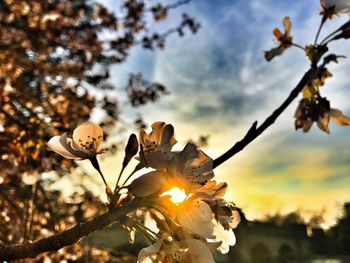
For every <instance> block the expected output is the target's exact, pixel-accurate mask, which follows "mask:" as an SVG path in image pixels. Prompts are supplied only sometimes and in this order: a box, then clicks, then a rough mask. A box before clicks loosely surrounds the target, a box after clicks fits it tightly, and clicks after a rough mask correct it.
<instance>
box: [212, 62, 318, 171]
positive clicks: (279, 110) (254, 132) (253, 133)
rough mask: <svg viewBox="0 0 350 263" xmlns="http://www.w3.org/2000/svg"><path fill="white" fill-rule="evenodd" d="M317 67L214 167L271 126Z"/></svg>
mask: <svg viewBox="0 0 350 263" xmlns="http://www.w3.org/2000/svg"><path fill="white" fill-rule="evenodd" d="M316 71H317V69H315V68H311V69H309V70H308V71H307V72H306V73H305V75H304V76H303V78H302V79H301V80H300V82H299V83H298V85H297V86H296V87H295V88H294V89H293V90H292V92H291V93H290V94H289V96H288V98H287V99H286V100H285V101H284V102H283V103H282V104H281V106H279V107H278V108H277V109H276V110H275V111H274V112H273V113H272V114H271V115H270V116H269V117H267V119H266V120H265V121H264V122H263V123H262V124H261V125H260V126H259V127H257V126H258V123H257V122H254V124H253V125H252V127H251V128H250V129H249V131H248V132H247V134H246V135H245V136H244V138H243V139H242V140H240V141H238V142H236V143H235V145H233V146H232V147H231V149H229V150H228V151H227V152H225V153H224V154H222V155H221V156H219V157H218V158H216V159H215V160H214V162H213V168H216V167H218V166H219V165H221V164H222V163H223V162H225V161H227V160H228V159H230V158H231V157H232V156H234V155H235V154H236V153H238V152H240V151H241V150H243V149H244V148H245V147H246V146H247V145H248V144H249V143H251V142H252V141H254V140H255V139H256V138H257V137H258V136H259V135H260V134H262V133H263V132H264V131H265V130H266V129H267V128H268V127H269V126H271V125H272V124H273V123H274V122H275V121H276V119H277V118H278V117H279V116H280V115H281V113H282V112H283V111H284V110H285V109H286V108H287V107H288V106H289V104H291V103H292V101H293V100H294V99H295V98H296V97H297V96H298V94H299V93H300V91H301V90H302V89H303V88H304V87H305V85H307V84H308V83H309V81H310V80H311V79H312V78H313V75H314V74H315V72H316Z"/></svg>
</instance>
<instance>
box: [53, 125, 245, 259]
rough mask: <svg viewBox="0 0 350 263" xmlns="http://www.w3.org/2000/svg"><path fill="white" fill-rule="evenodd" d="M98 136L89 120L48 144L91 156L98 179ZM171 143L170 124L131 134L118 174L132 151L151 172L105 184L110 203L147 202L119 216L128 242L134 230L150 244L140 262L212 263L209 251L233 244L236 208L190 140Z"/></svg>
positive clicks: (83, 156) (210, 162)
mask: <svg viewBox="0 0 350 263" xmlns="http://www.w3.org/2000/svg"><path fill="white" fill-rule="evenodd" d="M102 138H103V132H102V129H101V128H100V127H99V126H98V125H95V124H91V123H88V124H82V125H80V126H79V127H77V128H76V129H75V130H74V132H73V138H72V139H71V138H68V137H67V135H66V134H63V135H61V136H55V137H53V138H52V139H51V140H50V141H49V142H48V146H49V147H50V148H51V149H52V150H53V151H55V152H57V153H59V154H61V155H62V156H64V157H66V158H70V159H77V160H82V159H89V160H91V162H92V164H93V165H94V167H95V168H96V169H97V170H98V171H99V173H100V174H101V176H102V178H103V175H102V173H101V171H100V169H99V165H98V163H97V159H96V154H98V153H101V150H100V145H101V142H102ZM175 143H176V140H175V138H174V128H173V126H172V125H170V124H166V123H164V122H156V123H153V125H152V131H151V132H150V133H146V132H145V131H144V130H142V131H141V132H140V135H139V142H138V140H137V138H136V136H135V135H131V136H130V138H129V142H128V144H127V146H126V151H125V159H124V162H123V167H122V172H123V170H124V168H125V166H126V165H127V164H128V163H129V161H130V159H131V158H132V157H133V156H135V155H136V154H137V152H138V153H139V156H138V157H136V159H137V160H138V161H139V162H138V164H137V166H136V168H135V170H134V171H139V170H141V169H144V168H148V169H152V171H148V172H146V173H144V174H143V175H141V176H139V177H138V178H136V179H135V180H133V181H132V182H131V183H130V184H129V185H126V182H127V180H128V179H129V178H130V177H131V176H133V174H134V172H133V173H132V174H131V175H130V176H129V177H128V178H127V179H126V180H125V181H124V183H123V184H122V185H121V186H119V179H120V177H119V178H118V182H117V185H116V188H115V189H114V191H113V192H112V191H111V190H110V188H109V186H108V185H107V183H106V182H105V183H106V190H107V194H108V198H109V206H110V208H111V209H113V208H115V207H118V206H121V205H123V206H125V205H127V204H128V202H130V201H133V202H135V200H136V202H137V201H138V200H147V202H146V203H147V204H146V205H145V202H140V206H139V207H138V208H137V209H136V210H135V211H131V212H130V213H128V214H127V215H125V216H124V217H123V218H122V219H121V222H122V224H123V225H124V227H125V228H126V229H127V230H128V231H129V234H130V237H131V238H130V240H133V239H134V234H135V232H139V233H141V234H143V235H144V237H145V238H146V239H147V240H148V241H151V242H152V243H153V244H152V245H151V246H149V247H146V248H144V249H142V250H141V251H140V253H139V259H138V260H139V262H142V263H145V262H154V261H155V262H208V263H209V262H215V261H214V259H213V255H212V251H213V250H215V249H217V250H219V251H220V252H221V253H227V252H228V251H229V246H233V245H234V244H235V242H236V239H235V235H234V233H233V231H232V229H234V228H235V227H236V226H237V225H238V223H239V221H240V216H239V212H238V211H237V209H236V207H235V206H234V204H232V203H228V202H226V201H225V200H224V199H223V196H224V194H225V192H226V190H227V184H226V183H217V182H216V181H214V180H213V178H214V172H213V160H212V159H211V158H210V157H208V156H207V155H206V154H205V153H204V152H203V151H201V150H199V149H197V147H196V146H195V145H194V144H191V143H188V144H187V145H186V146H185V147H184V148H183V150H182V151H172V147H173V145H174V144H175ZM138 149H140V150H139V151H138ZM122 172H121V173H122ZM104 181H105V180H104Z"/></svg>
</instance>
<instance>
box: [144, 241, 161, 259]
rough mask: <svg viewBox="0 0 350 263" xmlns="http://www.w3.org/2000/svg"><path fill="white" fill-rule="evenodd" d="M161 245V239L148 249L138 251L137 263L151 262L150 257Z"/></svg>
mask: <svg viewBox="0 0 350 263" xmlns="http://www.w3.org/2000/svg"><path fill="white" fill-rule="evenodd" d="M162 244H163V239H159V240H158V241H157V242H156V243H154V244H153V245H151V246H149V247H145V248H143V249H141V250H140V252H139V255H138V262H139V263H148V262H153V261H152V260H151V259H150V257H151V256H152V255H154V254H156V253H158V252H159V250H160V248H161V246H162Z"/></svg>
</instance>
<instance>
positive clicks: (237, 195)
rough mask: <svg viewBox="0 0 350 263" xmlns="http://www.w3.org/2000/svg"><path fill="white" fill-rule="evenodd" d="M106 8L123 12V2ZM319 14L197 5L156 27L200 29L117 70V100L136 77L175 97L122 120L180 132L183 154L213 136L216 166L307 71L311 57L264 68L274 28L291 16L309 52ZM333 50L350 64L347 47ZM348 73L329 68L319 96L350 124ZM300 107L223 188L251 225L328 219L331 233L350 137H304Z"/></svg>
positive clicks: (303, 7) (278, 1) (282, 3)
mask: <svg viewBox="0 0 350 263" xmlns="http://www.w3.org/2000/svg"><path fill="white" fill-rule="evenodd" d="M100 2H102V3H103V4H105V5H106V6H107V7H109V8H110V9H112V10H115V11H116V12H120V8H119V7H120V1H117V0H100ZM319 11H320V7H319V1H318V0H308V1H305V0H294V1H287V0H249V1H246V0H217V1H212V0H193V1H192V2H191V3H190V4H187V5H185V6H183V7H180V8H178V9H176V10H172V11H171V12H170V14H169V19H167V20H166V21H165V22H162V23H161V24H159V25H157V28H158V30H159V31H160V32H161V31H162V30H163V31H164V30H166V29H167V28H169V27H171V26H173V25H176V24H177V23H178V22H179V21H180V18H181V13H182V12H188V13H189V14H191V15H192V16H194V17H196V19H197V20H198V21H199V22H200V23H201V29H200V30H199V32H198V33H197V34H196V35H191V34H186V36H185V37H183V38H180V37H178V36H170V37H169V38H168V39H167V41H166V47H165V49H164V50H157V51H147V50H143V49H142V48H140V47H135V48H133V49H132V50H131V53H130V56H129V57H128V59H127V61H126V63H123V64H121V65H117V66H114V67H113V69H112V74H111V82H112V83H113V84H114V85H115V86H116V92H118V96H119V97H120V94H122V93H123V89H124V87H125V85H126V80H127V77H128V74H129V73H132V72H134V73H135V72H141V73H142V74H143V75H144V76H145V77H146V78H147V79H148V80H150V81H158V82H160V83H163V84H164V85H166V86H167V87H168V89H169V90H170V92H171V94H170V95H168V96H165V97H162V98H161V100H160V101H159V102H157V103H154V104H150V105H147V106H145V107H140V108H138V109H136V110H135V109H132V108H131V107H124V108H122V109H121V110H122V112H121V113H122V118H123V120H126V121H130V122H132V120H133V119H134V118H135V116H139V115H141V116H142V117H143V119H144V120H145V121H146V122H147V123H152V122H153V121H159V120H161V121H165V122H167V123H171V124H173V125H174V127H175V133H176V138H177V140H178V142H179V143H178V145H177V148H176V149H181V148H182V147H183V146H184V143H185V142H186V141H187V140H188V139H189V138H192V139H196V138H198V137H199V136H200V135H210V140H209V145H208V147H206V148H205V149H204V151H205V152H206V153H207V154H208V155H209V156H211V157H212V158H215V157H217V156H219V155H220V154H222V153H223V152H224V151H226V150H227V149H228V148H229V147H231V146H232V145H233V144H234V143H235V142H236V141H238V140H240V139H241V138H242V137H243V136H244V134H245V133H246V131H247V130H248V129H249V127H250V125H251V124H252V123H253V122H254V121H255V120H257V121H259V122H262V121H263V120H264V119H265V118H266V117H267V116H268V115H269V114H270V113H271V112H272V111H273V110H274V109H275V108H276V107H278V106H279V105H280V104H281V103H282V102H283V100H284V99H285V98H286V97H287V96H288V95H289V92H290V91H291V89H292V88H293V87H294V85H296V84H297V83H298V80H299V79H300V78H301V77H302V75H303V74H304V72H305V71H306V70H307V69H308V64H309V63H308V61H307V59H306V57H305V55H304V54H303V52H302V51H301V50H298V49H295V48H294V49H289V50H287V51H286V52H285V54H283V56H281V57H277V58H275V59H274V60H273V61H272V62H269V63H268V62H266V61H265V60H264V57H263V50H268V49H270V48H272V47H274V45H275V43H274V39H273V38H274V37H273V35H272V30H273V28H275V27H276V26H277V27H281V26H282V25H281V22H282V19H283V18H284V17H285V16H290V18H291V21H292V35H293V41H294V42H295V43H298V44H300V45H302V46H305V45H306V44H310V43H312V42H313V39H314V36H315V33H316V31H317V28H318V25H319V23H320V20H321V17H320V16H319ZM346 19H348V17H346V16H342V17H337V18H335V19H333V20H332V21H330V22H329V23H327V24H326V25H325V27H324V30H323V31H322V32H321V38H322V36H323V37H324V36H325V35H327V32H328V33H329V32H331V30H332V29H335V28H337V26H339V25H340V24H341V23H342V22H344V21H346ZM330 48H331V49H332V50H334V51H336V52H337V54H342V55H347V56H349V54H350V46H349V44H348V43H347V42H345V41H340V42H339V43H336V44H332V45H331V46H330ZM349 68H350V60H349V59H343V60H341V61H340V63H339V64H336V65H332V66H330V67H329V69H330V71H331V72H332V73H333V77H332V79H330V80H329V81H327V83H326V86H325V87H322V94H324V95H326V97H327V98H328V99H329V100H330V101H331V106H332V107H334V108H338V109H341V110H342V111H343V112H344V113H347V114H350V105H349V103H348V101H349V100H348V99H347V98H348V97H349V95H350V90H349V89H348V85H349V82H350V80H349V78H347V74H348V70H349ZM299 99H300V97H299ZM297 103H298V101H295V102H294V103H293V104H292V105H291V106H290V107H289V108H288V109H287V110H286V111H285V112H284V113H283V114H282V115H281V116H280V118H279V119H278V120H277V121H276V123H275V124H274V125H273V126H272V127H270V128H269V129H268V130H267V131H266V132H265V133H264V134H263V135H262V136H260V137H259V138H258V139H256V140H255V141H254V142H253V143H251V144H250V145H248V146H247V148H246V149H245V150H244V151H243V152H241V153H239V154H237V155H236V156H234V158H232V159H230V160H228V161H226V162H225V163H224V164H223V165H221V166H220V167H218V168H217V169H216V170H215V173H216V180H217V181H226V182H227V183H228V184H229V190H228V193H227V196H226V197H227V199H228V200H230V201H233V202H235V203H236V205H237V206H239V207H242V208H243V211H244V212H245V213H246V215H247V217H248V219H259V218H263V217H264V216H266V215H267V214H273V213H275V212H281V213H287V212H290V211H294V210H296V209H301V210H302V213H303V214H304V215H305V217H306V218H307V217H309V216H310V215H312V214H313V213H315V212H316V213H317V212H321V211H323V212H324V215H325V220H326V221H325V224H324V226H325V227H327V226H329V225H331V224H334V223H335V219H336V218H337V217H338V216H339V213H340V211H341V205H342V203H343V202H345V201H350V191H349V188H350V174H349V173H350V147H349V146H350V140H349V139H350V127H337V126H334V125H331V134H330V135H327V134H325V133H323V132H321V131H320V130H318V129H317V128H316V127H313V128H312V129H311V131H310V132H309V133H307V134H304V133H303V132H301V131H295V129H294V119H293V115H294V112H295V109H296V107H297ZM125 128H126V129H127V130H128V131H130V132H135V131H134V130H133V129H132V128H130V126H125ZM120 158H121V156H119V157H118V156H117V157H115V158H111V159H109V160H107V161H105V162H104V164H103V165H104V167H105V169H110V170H112V169H115V167H116V163H117V161H119V160H120ZM110 180H111V181H112V180H113V178H112V177H110Z"/></svg>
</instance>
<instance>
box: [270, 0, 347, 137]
mask: <svg viewBox="0 0 350 263" xmlns="http://www.w3.org/2000/svg"><path fill="white" fill-rule="evenodd" d="M320 5H321V11H320V15H322V21H321V24H320V27H319V30H318V33H317V34H316V37H315V41H314V43H313V44H311V45H306V46H305V47H303V46H301V45H299V44H296V43H294V42H293V38H292V36H291V27H292V23H291V21H290V18H289V17H285V18H284V19H283V26H284V33H282V32H281V30H280V29H279V28H275V29H274V30H273V34H274V36H275V37H276V40H277V43H278V46H277V47H275V48H272V49H271V50H269V51H265V59H266V60H267V61H270V60H272V59H273V58H275V57H276V56H279V55H281V54H283V52H284V51H285V50H286V49H288V48H290V47H292V46H294V47H297V48H300V49H302V50H303V52H304V53H305V55H306V57H307V58H308V59H309V61H310V62H311V67H312V69H313V74H312V75H311V76H310V78H309V80H308V83H307V84H306V85H305V86H304V87H303V90H302V94H303V98H302V99H301V100H300V102H299V105H298V107H297V110H296V112H295V128H296V129H302V130H303V131H304V132H308V131H309V130H310V128H311V127H312V125H313V123H316V124H317V126H318V127H319V129H320V130H322V131H324V132H326V133H330V129H329V122H330V120H332V121H333V122H334V123H335V124H337V125H340V126H344V125H350V118H349V117H348V116H346V115H344V114H343V113H342V111H340V110H338V109H334V108H331V106H330V102H329V100H328V99H327V98H325V97H323V96H321V94H320V88H321V87H322V86H323V85H324V84H325V81H326V79H327V78H329V77H331V76H332V74H331V73H330V72H329V71H328V69H327V67H326V66H327V65H328V64H329V63H331V62H335V63H337V62H338V61H337V59H338V58H340V57H342V56H337V55H335V54H327V52H328V51H329V49H328V44H329V43H330V42H332V41H335V40H339V39H348V38H350V21H349V22H347V23H345V24H344V25H342V26H341V27H340V28H338V29H337V30H336V31H334V32H332V33H331V34H329V35H328V36H327V37H325V38H324V39H323V40H322V41H318V37H319V35H320V32H321V29H322V27H323V25H324V24H325V23H326V22H327V21H328V20H331V19H333V18H334V17H336V16H338V15H340V14H350V0H320ZM322 58H323V61H321V59H322Z"/></svg>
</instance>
